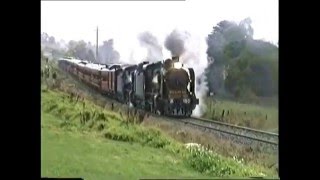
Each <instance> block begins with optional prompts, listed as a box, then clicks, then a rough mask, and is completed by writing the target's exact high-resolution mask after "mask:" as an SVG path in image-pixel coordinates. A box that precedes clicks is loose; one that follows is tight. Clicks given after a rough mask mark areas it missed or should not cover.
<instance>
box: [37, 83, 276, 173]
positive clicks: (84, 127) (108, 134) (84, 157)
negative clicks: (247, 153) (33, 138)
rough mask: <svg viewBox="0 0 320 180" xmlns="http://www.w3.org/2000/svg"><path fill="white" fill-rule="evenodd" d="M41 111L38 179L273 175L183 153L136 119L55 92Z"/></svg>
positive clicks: (46, 95)
mask: <svg viewBox="0 0 320 180" xmlns="http://www.w3.org/2000/svg"><path fill="white" fill-rule="evenodd" d="M41 112H42V119H41V176H43V177H44V176H50V177H75V176H82V177H84V178H85V179H138V178H139V177H155V176H156V177H159V176H161V177H168V176H170V177H177V176H180V177H181V176H182V177H214V176H225V177H227V176H266V175H269V176H275V174H273V172H271V171H270V170H267V169H264V168H262V167H259V166H251V165H246V164H244V163H242V162H239V161H238V160H234V159H232V158H226V157H223V156H221V155H219V154H216V153H209V152H207V151H205V152H203V151H199V150H197V149H192V150H187V149H186V148H185V147H184V146H183V144H181V143H179V142H178V141H176V140H174V139H172V138H170V137H169V136H167V135H165V134H164V133H162V132H161V131H160V130H158V129H156V128H151V127H145V126H141V124H139V123H141V122H138V121H136V120H134V119H135V118H133V120H132V119H130V118H129V117H126V116H122V115H120V114H118V113H115V112H111V111H109V110H106V109H104V108H101V107H99V106H96V105H94V104H93V103H92V102H90V101H88V100H87V99H81V100H77V99H76V98H75V97H72V96H71V95H70V94H66V93H63V92H60V91H57V90H54V91H53V90H48V89H42V110H41ZM136 119H137V118H136Z"/></svg>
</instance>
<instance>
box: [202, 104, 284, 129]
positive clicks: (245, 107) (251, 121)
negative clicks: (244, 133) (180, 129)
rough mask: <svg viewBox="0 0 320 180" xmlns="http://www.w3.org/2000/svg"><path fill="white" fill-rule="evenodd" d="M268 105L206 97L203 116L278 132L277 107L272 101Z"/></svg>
mask: <svg viewBox="0 0 320 180" xmlns="http://www.w3.org/2000/svg"><path fill="white" fill-rule="evenodd" d="M272 101H273V102H272V103H270V102H269V105H258V104H248V103H240V102H235V101H231V100H225V99H214V98H208V99H207V101H206V104H207V112H206V113H205V114H204V115H203V117H204V118H208V119H213V120H219V121H223V122H227V123H232V124H236V125H239V126H245V127H250V128H254V129H261V130H265V131H271V132H278V112H279V110H278V107H277V105H276V103H275V102H274V101H276V100H272ZM270 104H271V105H270Z"/></svg>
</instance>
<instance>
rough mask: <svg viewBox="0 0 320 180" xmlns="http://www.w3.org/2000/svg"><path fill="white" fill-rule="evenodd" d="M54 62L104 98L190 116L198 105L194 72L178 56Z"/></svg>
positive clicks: (142, 107) (180, 115) (145, 108)
mask: <svg viewBox="0 0 320 180" xmlns="http://www.w3.org/2000/svg"><path fill="white" fill-rule="evenodd" d="M58 65H59V67H60V68H61V69H63V70H64V71H66V72H68V73H70V74H72V75H73V76H75V77H77V78H78V79H80V80H81V81H82V82H84V83H85V84H87V85H89V86H91V87H93V88H94V89H96V90H98V91H99V92H100V93H102V94H104V95H106V96H107V97H110V98H114V99H116V100H118V101H119V102H121V103H127V104H131V105H133V106H134V107H136V108H140V109H144V110H146V111H149V112H152V113H157V114H159V115H166V116H173V117H190V116H191V114H192V111H193V110H194V109H195V107H196V105H197V104H199V99H197V97H196V95H195V74H194V71H193V69H192V68H185V67H184V66H183V64H182V63H180V62H179V57H172V59H166V60H165V61H158V62H154V63H150V62H148V61H144V62H141V63H139V64H106V65H105V64H104V65H102V64H94V63H89V62H87V61H83V60H78V59H72V58H62V59H59V61H58Z"/></svg>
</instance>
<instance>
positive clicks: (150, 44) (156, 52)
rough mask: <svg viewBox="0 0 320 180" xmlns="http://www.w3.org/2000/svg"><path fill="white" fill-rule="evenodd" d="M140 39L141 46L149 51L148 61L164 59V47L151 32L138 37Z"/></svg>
mask: <svg viewBox="0 0 320 180" xmlns="http://www.w3.org/2000/svg"><path fill="white" fill-rule="evenodd" d="M138 39H139V41H140V44H141V46H143V47H145V48H147V50H148V55H147V56H148V57H147V58H148V60H150V61H159V60H162V59H163V54H162V47H161V45H160V44H159V42H158V40H157V38H156V37H155V36H154V35H152V34H151V33H150V32H144V33H141V34H140V35H139V36H138Z"/></svg>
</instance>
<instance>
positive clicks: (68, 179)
mask: <svg viewBox="0 0 320 180" xmlns="http://www.w3.org/2000/svg"><path fill="white" fill-rule="evenodd" d="M63 179H65V180H84V179H83V178H49V177H42V178H41V180H63Z"/></svg>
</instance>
